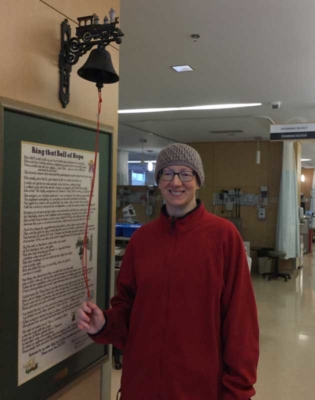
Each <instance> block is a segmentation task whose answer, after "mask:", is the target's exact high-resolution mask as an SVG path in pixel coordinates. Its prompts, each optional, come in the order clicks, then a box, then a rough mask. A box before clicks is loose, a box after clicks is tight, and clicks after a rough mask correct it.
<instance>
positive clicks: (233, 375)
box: [221, 227, 259, 400]
mask: <svg viewBox="0 0 315 400" xmlns="http://www.w3.org/2000/svg"><path fill="white" fill-rule="evenodd" d="M228 236H229V237H228V240H226V241H225V244H224V258H225V267H224V268H225V270H224V275H225V276H224V280H225V286H224V292H223V295H222V304H221V306H222V307H221V313H222V314H221V320H222V341H223V377H222V383H223V389H222V390H223V396H222V400H249V399H250V398H251V397H252V396H254V394H255V390H254V388H253V385H254V383H255V382H256V373H257V364H258V357H259V328H258V317H257V308H256V301H255V296H254V292H253V287H252V282H251V277H250V273H249V268H248V263H247V258H246V254H245V250H244V244H243V241H242V239H241V237H240V235H239V234H238V232H237V231H236V229H234V227H233V230H231V231H230V232H229V235H228Z"/></svg>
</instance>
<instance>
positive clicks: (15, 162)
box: [0, 104, 112, 400]
mask: <svg viewBox="0 0 315 400" xmlns="http://www.w3.org/2000/svg"><path fill="white" fill-rule="evenodd" d="M63 118H64V117H63ZM0 120H1V125H0V126H1V131H0V150H1V156H0V159H1V167H0V185H1V186H0V213H1V215H0V217H1V221H2V224H1V242H0V243H1V246H0V251H1V253H0V260H1V265H0V301H1V310H0V349H1V351H0V365H1V380H2V382H3V384H2V385H1V386H0V398H1V399H2V400H15V399H16V400H17V399H22V398H31V399H33V400H37V399H45V398H47V397H49V396H50V395H51V394H53V393H54V392H55V391H57V390H59V389H60V388H61V387H62V386H64V385H65V384H67V383H69V382H70V381H71V380H72V379H74V378H75V377H76V376H78V375H79V374H80V373H82V372H84V371H86V370H87V369H88V368H90V367H92V366H94V365H95V364H97V363H103V362H104V361H105V360H106V358H107V356H108V347H107V346H100V345H98V344H94V343H93V342H92V340H91V339H89V337H88V336H87V334H86V333H85V332H82V331H80V330H79V329H78V328H77V324H76V310H77V308H78V306H79V305H80V304H81V302H82V301H84V300H85V299H86V292H87V291H86V287H85V282H84V279H83V274H82V253H83V237H84V228H85V221H86V214H87V206H88V199H89V194H90V187H91V179H92V175H93V172H94V169H95V165H94V145H95V134H96V129H95V127H94V126H93V125H92V124H90V123H83V122H82V120H80V122H79V121H78V122H74V121H66V120H64V119H62V118H58V117H56V116H54V117H51V116H49V113H45V112H43V110H40V109H38V110H36V109H35V110H33V111H31V112H30V111H28V110H27V109H24V108H23V107H14V106H12V105H10V106H7V105H4V104H2V105H1V106H0ZM98 151H99V153H98V162H97V165H96V170H95V173H96V179H95V186H94V195H93V199H92V205H91V214H90V218H89V229H88V240H87V252H88V280H89V281H88V282H89V288H90V292H91V298H92V300H93V301H94V302H96V303H97V304H98V305H99V306H100V307H103V308H107V307H108V304H109V273H110V248H111V243H110V239H111V173H112V133H111V131H110V130H108V131H107V130H101V131H100V137H99V150H98Z"/></svg>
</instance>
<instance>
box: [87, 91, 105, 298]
mask: <svg viewBox="0 0 315 400" xmlns="http://www.w3.org/2000/svg"><path fill="white" fill-rule="evenodd" d="M101 109H102V92H101V89H98V112H97V128H96V137H95V153H94V169H93V176H92V183H91V190H90V197H89V205H88V210H87V214H86V222H85V232H84V239H83V254H82V272H83V278H84V283H85V286H86V291H87V297H88V299H90V297H91V293H90V288H89V277H88V261H87V237H88V225H89V218H90V212H91V204H92V197H93V191H94V183H95V174H96V166H97V154H98V139H99V133H100V114H101Z"/></svg>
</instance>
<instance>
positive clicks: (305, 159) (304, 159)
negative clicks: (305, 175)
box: [301, 158, 311, 161]
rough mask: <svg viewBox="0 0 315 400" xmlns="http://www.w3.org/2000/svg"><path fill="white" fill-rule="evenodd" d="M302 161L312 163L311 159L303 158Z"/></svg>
mask: <svg viewBox="0 0 315 400" xmlns="http://www.w3.org/2000/svg"><path fill="white" fill-rule="evenodd" d="M301 161H311V159H310V158H301Z"/></svg>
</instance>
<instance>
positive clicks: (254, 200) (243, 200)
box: [213, 186, 278, 221]
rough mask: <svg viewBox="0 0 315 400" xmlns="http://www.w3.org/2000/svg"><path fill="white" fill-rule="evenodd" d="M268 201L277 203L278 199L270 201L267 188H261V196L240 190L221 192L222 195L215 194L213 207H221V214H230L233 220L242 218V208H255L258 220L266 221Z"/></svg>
mask: <svg viewBox="0 0 315 400" xmlns="http://www.w3.org/2000/svg"><path fill="white" fill-rule="evenodd" d="M268 201H269V202H270V203H277V202H278V198H269V199H268V187H267V186H261V187H260V190H259V194H252V193H243V192H242V191H241V189H240V188H235V189H232V190H221V192H220V193H214V194H213V205H214V206H221V214H224V213H225V212H228V213H230V217H231V218H240V216H241V206H255V207H257V217H258V219H259V220H261V221H262V220H265V219H266V208H267V206H268Z"/></svg>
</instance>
